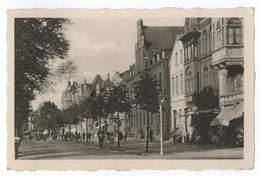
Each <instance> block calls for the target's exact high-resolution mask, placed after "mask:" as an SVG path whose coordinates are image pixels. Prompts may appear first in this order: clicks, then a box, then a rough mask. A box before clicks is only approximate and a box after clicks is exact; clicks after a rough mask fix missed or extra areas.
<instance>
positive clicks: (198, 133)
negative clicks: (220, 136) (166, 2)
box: [180, 18, 218, 142]
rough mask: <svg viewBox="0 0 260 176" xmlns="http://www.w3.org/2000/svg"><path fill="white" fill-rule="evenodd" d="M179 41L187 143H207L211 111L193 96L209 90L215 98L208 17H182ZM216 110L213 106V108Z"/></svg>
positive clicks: (215, 79) (212, 110)
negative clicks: (182, 61)
mask: <svg viewBox="0 0 260 176" xmlns="http://www.w3.org/2000/svg"><path fill="white" fill-rule="evenodd" d="M180 40H181V41H182V42H183V47H184V71H185V74H184V75H185V99H186V105H187V109H186V110H185V111H186V112H185V114H186V118H187V120H188V121H191V124H190V126H191V129H193V130H191V132H190V133H191V134H188V135H189V136H187V140H188V141H189V140H190V139H192V140H198V141H201V142H209V139H210V138H209V134H210V125H209V124H210V122H211V121H212V119H213V118H214V117H215V113H214V111H215V109H207V108H205V107H200V106H199V105H198V104H196V103H195V102H196V101H197V100H196V99H195V98H196V96H195V95H196V94H197V95H198V94H200V93H201V92H203V91H204V92H207V91H209V90H211V91H213V93H214V94H215V95H216V96H217V93H218V73H217V70H216V69H214V67H213V65H212V20H211V18H186V19H185V33H184V35H182V37H181V38H180ZM215 108H217V107H215Z"/></svg>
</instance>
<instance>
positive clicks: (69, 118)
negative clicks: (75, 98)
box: [64, 104, 80, 130]
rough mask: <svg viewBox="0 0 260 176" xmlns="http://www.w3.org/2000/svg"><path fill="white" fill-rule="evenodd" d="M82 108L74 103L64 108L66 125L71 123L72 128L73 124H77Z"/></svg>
mask: <svg viewBox="0 0 260 176" xmlns="http://www.w3.org/2000/svg"><path fill="white" fill-rule="evenodd" d="M79 116H80V109H79V106H78V105H77V104H72V105H71V106H69V107H68V108H66V109H65V110H64V118H65V119H64V121H65V124H66V125H69V129H70V130H71V125H77V124H78V123H79Z"/></svg>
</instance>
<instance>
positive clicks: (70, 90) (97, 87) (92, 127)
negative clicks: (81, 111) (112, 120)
mask: <svg viewBox="0 0 260 176" xmlns="http://www.w3.org/2000/svg"><path fill="white" fill-rule="evenodd" d="M112 85H113V83H112V81H111V80H110V77H109V74H108V78H107V79H106V80H102V78H101V76H100V75H99V74H98V75H96V76H95V78H94V79H93V81H92V83H91V84H89V83H87V82H86V80H84V83H77V82H73V83H71V81H70V80H69V81H68V84H67V86H66V89H65V91H63V92H62V109H66V108H68V107H70V106H71V105H73V104H79V103H80V102H81V101H83V100H84V99H85V98H87V97H89V96H93V95H97V94H100V93H101V92H104V91H106V90H109V89H110V88H111V87H112ZM102 124H103V125H105V124H106V122H105V121H104V122H103V123H102ZM88 129H89V132H90V133H93V132H94V131H96V130H97V129H98V123H97V122H95V121H93V120H91V119H89V121H88ZM85 130H86V119H84V120H83V121H81V122H80V123H79V124H78V125H74V126H73V127H72V129H71V131H72V132H74V133H75V132H80V133H83V131H85Z"/></svg>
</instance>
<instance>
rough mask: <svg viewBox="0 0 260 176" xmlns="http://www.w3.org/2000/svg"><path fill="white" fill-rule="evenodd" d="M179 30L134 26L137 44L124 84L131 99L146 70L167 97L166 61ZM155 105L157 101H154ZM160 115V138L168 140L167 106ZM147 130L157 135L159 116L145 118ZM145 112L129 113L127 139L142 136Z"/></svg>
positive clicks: (167, 27) (144, 131)
mask: <svg viewBox="0 0 260 176" xmlns="http://www.w3.org/2000/svg"><path fill="white" fill-rule="evenodd" d="M183 30H184V28H183V27H176V26H145V25H143V21H142V20H138V22H137V42H136V45H135V64H133V65H131V66H130V69H129V74H130V77H129V79H128V80H127V89H128V90H129V94H130V95H131V96H133V84H134V82H135V81H137V80H138V79H139V73H140V72H142V71H143V70H147V71H148V72H149V73H150V74H151V75H153V76H154V79H155V80H157V81H160V83H161V89H162V90H163V91H164V92H165V94H166V97H169V96H170V92H169V91H170V90H169V89H170V81H169V80H170V79H169V73H170V72H169V67H168V63H169V59H170V57H171V53H172V48H173V44H174V41H175V39H176V36H177V34H180V33H183ZM158 101H159V100H158ZM164 109H165V111H164V113H163V136H164V138H165V139H167V138H169V132H170V124H171V123H170V120H171V118H170V117H171V115H170V102H169V100H168V101H167V102H166V103H165V107H164ZM149 117H150V130H152V131H153V135H154V137H156V138H158V137H159V134H160V128H159V125H160V120H159V119H160V118H159V113H154V114H151V113H150V114H149ZM146 118H147V117H146V112H144V111H143V110H141V109H137V110H133V111H132V113H131V114H130V118H129V120H130V122H129V124H130V135H132V136H136V134H137V133H138V131H139V132H140V131H142V132H143V133H144V136H146V135H145V133H146V121H147V119H146Z"/></svg>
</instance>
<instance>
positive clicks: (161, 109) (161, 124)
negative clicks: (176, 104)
mask: <svg viewBox="0 0 260 176" xmlns="http://www.w3.org/2000/svg"><path fill="white" fill-rule="evenodd" d="M163 103H164V97H162V98H161V102H160V133H161V134H160V135H161V147H160V155H161V156H163Z"/></svg>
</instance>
